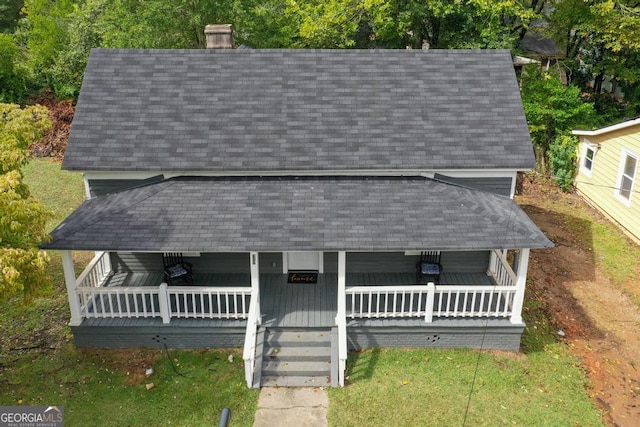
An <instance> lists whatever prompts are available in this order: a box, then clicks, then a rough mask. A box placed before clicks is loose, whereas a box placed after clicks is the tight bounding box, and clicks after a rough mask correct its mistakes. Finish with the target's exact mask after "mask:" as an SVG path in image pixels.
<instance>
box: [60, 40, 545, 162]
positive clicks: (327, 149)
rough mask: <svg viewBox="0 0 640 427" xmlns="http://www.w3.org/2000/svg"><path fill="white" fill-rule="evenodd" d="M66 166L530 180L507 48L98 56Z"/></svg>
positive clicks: (118, 52)
mask: <svg viewBox="0 0 640 427" xmlns="http://www.w3.org/2000/svg"><path fill="white" fill-rule="evenodd" d="M63 166H64V168H66V169H71V170H95V171H99V170H104V171H109V170H112V171H139V170H144V171H240V172H246V171H293V170H298V171H314V170H318V171H327V170H374V171H378V170H389V169H391V170H393V169H420V170H424V169H451V168H455V169H493V168H507V169H518V170H523V169H530V168H531V167H533V166H534V157H533V151H532V148H531V141H530V138H529V133H528V128H527V124H526V121H525V117H524V113H523V109H522V104H521V99H520V93H519V90H518V85H517V82H516V78H515V73H514V70H513V67H512V63H511V56H510V54H509V52H508V51H506V50H493V51H481V50H427V51H422V50H204V49H203V50H126V49H113V50H111V49H96V50H92V52H91V56H90V59H89V64H88V67H87V71H86V74H85V79H84V82H83V85H82V90H81V93H80V96H79V100H78V107H77V111H76V114H75V118H74V121H73V125H72V131H71V136H70V139H69V143H68V148H67V152H66V155H65V159H64V165H63Z"/></svg>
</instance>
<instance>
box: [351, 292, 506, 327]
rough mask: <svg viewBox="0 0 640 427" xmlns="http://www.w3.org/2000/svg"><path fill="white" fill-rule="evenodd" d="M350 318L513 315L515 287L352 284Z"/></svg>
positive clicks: (428, 320) (429, 320) (427, 320)
mask: <svg viewBox="0 0 640 427" xmlns="http://www.w3.org/2000/svg"><path fill="white" fill-rule="evenodd" d="M346 294H347V309H346V312H347V317H350V318H351V319H356V318H365V319H380V318H394V317H404V318H406V317H418V318H424V319H425V321H426V322H431V321H432V319H433V316H436V317H448V318H452V317H454V318H458V317H504V318H509V317H511V314H512V307H513V299H514V296H515V294H516V287H515V286H508V287H507V286H458V285H456V286H442V285H437V286H436V285H433V284H429V285H406V286H350V287H347V288H346Z"/></svg>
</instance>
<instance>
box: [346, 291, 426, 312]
mask: <svg viewBox="0 0 640 427" xmlns="http://www.w3.org/2000/svg"><path fill="white" fill-rule="evenodd" d="M430 290H431V291H432V292H433V285H431V286H430V285H411V286H349V287H347V288H346V294H347V308H346V312H347V317H351V318H352V319H355V318H367V319H372V318H386V317H427V316H428V314H429V313H430V311H431V310H430V309H429V304H427V300H428V299H429V298H428V294H429V291H430ZM431 300H432V301H433V299H431ZM432 305H433V304H432Z"/></svg>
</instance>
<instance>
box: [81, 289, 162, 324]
mask: <svg viewBox="0 0 640 427" xmlns="http://www.w3.org/2000/svg"><path fill="white" fill-rule="evenodd" d="M159 293H160V289H159V288H152V287H136V288H124V287H120V288H116V287H114V288H94V287H78V288H76V294H77V295H78V298H79V299H80V314H81V316H82V318H87V319H90V318H125V317H127V318H133V317H135V318H138V317H160V316H161V315H162V313H161V312H160V302H159Z"/></svg>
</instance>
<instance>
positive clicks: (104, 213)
mask: <svg viewBox="0 0 640 427" xmlns="http://www.w3.org/2000/svg"><path fill="white" fill-rule="evenodd" d="M169 181H171V179H166V180H162V181H160V182H155V183H150V184H145V185H140V186H137V187H132V188H128V189H126V190H123V191H119V192H115V193H110V194H106V195H104V196H98V197H94V198H91V199H87V200H85V201H84V202H82V204H81V205H80V207H82V206H83V205H89V204H96V203H99V202H102V201H104V200H106V199H109V198H112V199H117V198H118V196H119V195H120V196H121V195H122V194H123V192H125V191H127V192H137V191H139V190H141V189H145V188H147V189H148V190H149V191H148V192H147V193H146V194H145V195H144V197H140V198H133V199H134V200H133V201H132V202H131V203H126V200H125V202H124V203H122V204H120V205H117V209H113V210H110V209H109V208H108V207H107V208H106V209H102V210H100V212H98V213H97V214H95V215H91V216H90V218H88V220H86V221H79V222H78V224H77V226H76V227H70V228H66V230H65V231H66V232H69V231H70V232H73V233H77V232H78V231H81V230H83V229H85V228H86V227H89V226H90V225H92V224H94V223H96V222H99V221H104V220H105V219H107V218H109V217H112V216H114V215H117V214H118V213H120V212H122V211H125V210H127V209H129V208H131V207H132V206H135V205H138V204H140V203H142V202H144V201H145V200H147V199H149V198H150V197H152V196H154V195H156V194H158V193H160V192H162V191H165V190H166V189H167V188H169V187H170V186H172V185H173V182H169ZM161 184H164V185H161ZM154 190H155V191H154ZM80 207H78V209H80ZM78 209H76V210H75V211H74V212H73V213H72V214H71V215H69V216H68V217H67V218H66V219H65V220H64V221H63V222H62V223H61V224H60V225H59V226H58V227H56V229H62V228H63V227H65V224H66V223H67V222H68V221H69V220H70V219H72V217H73V216H74V214H75V213H76V212H77V211H78ZM52 237H53V236H52ZM55 241H56V239H53V238H52V240H51V241H50V242H48V244H52V243H54V242H55Z"/></svg>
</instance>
